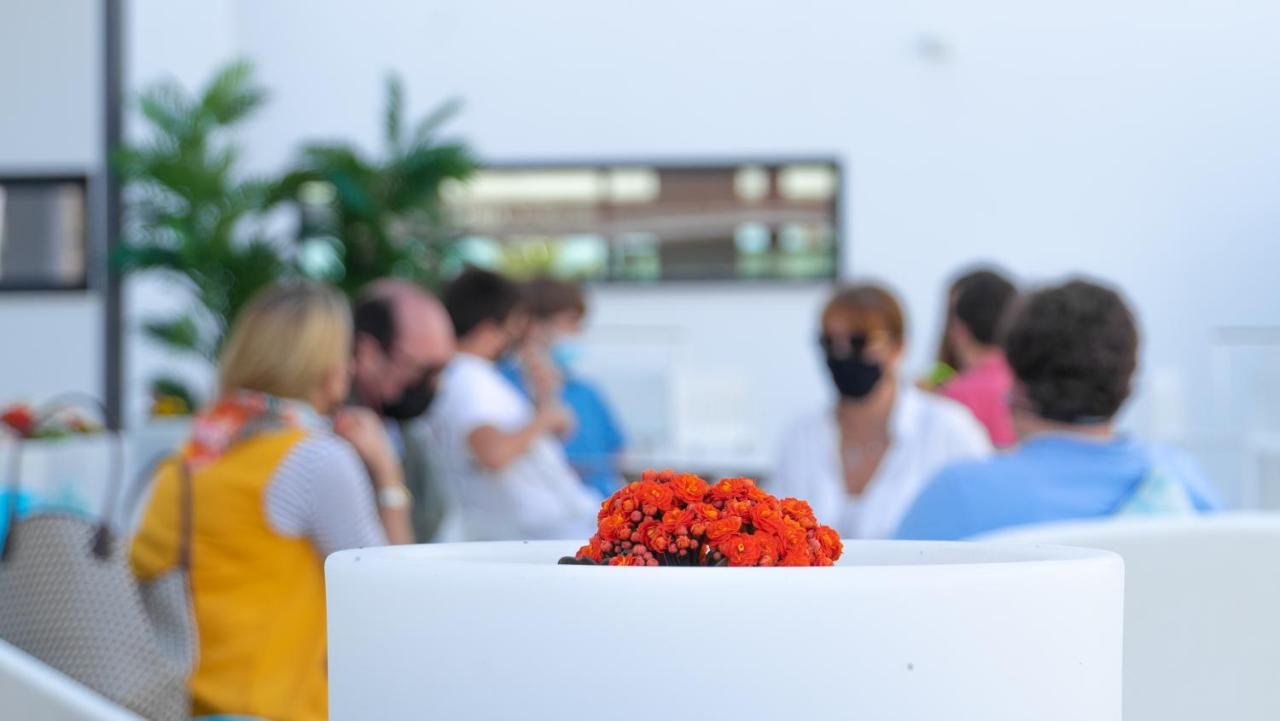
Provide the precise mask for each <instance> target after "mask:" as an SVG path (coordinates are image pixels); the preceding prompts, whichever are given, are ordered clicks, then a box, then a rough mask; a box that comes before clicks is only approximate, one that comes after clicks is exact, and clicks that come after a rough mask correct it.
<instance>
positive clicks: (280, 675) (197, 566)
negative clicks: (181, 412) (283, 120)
mask: <svg viewBox="0 0 1280 721" xmlns="http://www.w3.org/2000/svg"><path fill="white" fill-rule="evenodd" d="M351 329H352V323H351V315H350V311H349V309H348V305H347V301H346V300H345V299H344V298H343V297H342V296H341V295H339V294H338V293H337V292H336V291H334V290H332V289H330V288H327V287H325V286H322V285H317V284H291V285H278V286H273V287H269V288H267V289H266V290H264V291H262V292H261V293H260V294H259V295H258V296H257V298H256V299H255V300H253V301H252V302H251V303H250V304H249V305H248V306H247V307H246V308H245V310H244V311H243V312H242V313H241V315H240V317H239V318H238V319H237V321H236V323H235V325H234V326H233V327H232V329H231V333H230V336H229V337H228V339H227V342H226V345H225V347H224V349H223V353H222V357H221V363H220V366H219V388H220V393H219V396H218V399H217V401H216V402H215V403H214V404H213V405H212V406H211V407H209V408H208V409H206V410H205V411H204V412H203V413H201V414H200V415H199V416H198V417H197V418H196V419H195V421H194V425H193V428H192V432H191V436H190V438H189V439H188V440H187V442H186V444H185V445H184V447H183V448H182V450H181V451H180V452H179V454H178V456H177V457H175V458H173V459H171V460H170V461H168V462H166V463H165V464H164V465H163V466H162V467H161V469H160V471H159V473H158V475H157V477H156V479H155V485H154V490H153V492H152V495H151V498H150V500H149V502H148V504H147V507H146V510H145V513H144V516H143V519H142V523H141V526H140V527H139V529H138V531H137V535H136V538H135V540H134V544H133V549H132V564H133V567H134V569H135V570H136V572H137V574H138V575H139V576H140V577H141V578H143V579H149V578H154V577H156V576H159V575H161V574H163V573H165V572H167V571H169V570H170V569H171V568H172V567H173V566H174V564H175V563H177V562H178V560H179V557H180V555H181V554H182V551H181V549H182V547H183V545H184V543H185V542H186V541H184V535H185V534H184V523H183V516H184V511H183V501H182V499H183V497H184V492H183V490H182V488H183V485H184V483H186V482H188V481H189V483H190V503H191V506H190V509H191V513H192V515H191V524H190V530H189V534H190V535H189V544H190V545H189V550H190V553H189V558H190V564H191V565H190V570H189V573H190V580H191V593H192V595H193V604H192V606H193V608H194V609H195V614H196V619H195V620H196V625H197V627H198V631H199V653H198V657H199V661H198V664H197V667H196V670H195V672H194V674H193V676H192V678H191V692H192V704H193V712H194V713H195V715H197V716H198V715H201V714H216V713H227V714H249V715H254V716H261V717H263V718H270V719H277V720H279V721H322V720H323V719H325V718H327V704H328V697H327V680H326V676H325V633H324V628H325V605H324V559H325V556H327V555H328V554H330V553H333V552H334V551H339V550H342V549H346V548H360V547H364V546H379V545H385V544H386V543H388V542H392V543H407V542H409V541H411V540H412V531H411V529H410V526H409V496H408V493H407V491H405V489H404V484H403V477H402V475H401V470H400V462H399V459H398V458H397V457H396V454H395V451H394V450H393V449H392V447H391V443H390V441H389V440H388V438H387V435H386V433H385V432H384V430H383V427H382V424H381V423H380V422H379V421H378V418H377V416H376V415H374V414H373V413H372V412H371V411H369V410H367V409H347V410H339V409H340V408H341V406H342V404H343V403H344V402H345V400H346V398H347V394H348V392H349V378H350V358H351V342H352V330H351ZM331 413H336V414H337V415H336V417H335V418H334V423H333V428H334V431H330V430H329V424H328V422H327V421H326V420H325V417H324V416H325V415H326V414H331ZM335 432H336V433H335ZM366 469H368V470H367V471H366Z"/></svg>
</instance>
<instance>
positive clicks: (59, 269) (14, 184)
mask: <svg viewBox="0 0 1280 721" xmlns="http://www.w3.org/2000/svg"><path fill="white" fill-rule="evenodd" d="M86 245H87V243H86V221H85V180H84V178H35V177H24V178H7V177H0V290H61V289H80V288H84V287H85V285H86V276H85V248H86Z"/></svg>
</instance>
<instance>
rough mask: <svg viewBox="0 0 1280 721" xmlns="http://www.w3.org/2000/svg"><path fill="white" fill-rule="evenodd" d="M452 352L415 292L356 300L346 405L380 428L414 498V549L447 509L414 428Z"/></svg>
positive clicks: (403, 283) (387, 286) (404, 286)
mask: <svg viewBox="0 0 1280 721" xmlns="http://www.w3.org/2000/svg"><path fill="white" fill-rule="evenodd" d="M456 345H457V344H456V341H455V339H454V335H453V323H452V321H450V320H449V314H448V313H447V312H446V311H445V309H444V306H443V305H442V304H441V303H440V301H439V300H437V299H436V298H435V297H434V296H432V295H431V294H430V293H428V292H427V291H426V290H424V289H423V288H422V287H421V286H418V285H416V284H414V283H412V282H409V281H407V280H398V279H390V278H388V279H384V280H380V281H376V282H375V283H373V284H372V285H370V286H369V288H367V289H366V290H365V291H364V292H363V293H362V294H361V296H360V297H359V298H358V299H357V300H356V304H355V353H354V355H353V358H354V361H353V363H352V369H353V376H352V385H351V387H352V394H351V399H352V401H353V402H354V403H356V404H357V405H360V406H364V407H366V408H369V409H371V410H372V411H374V412H375V413H377V414H378V415H379V416H381V417H382V419H383V420H384V422H385V423H386V426H387V431H388V433H389V434H390V436H391V438H392V441H393V443H394V445H395V447H396V450H397V452H398V454H399V456H400V459H401V462H402V465H403V467H404V477H405V484H406V486H407V487H408V488H409V491H410V492H411V493H412V494H413V499H414V503H413V514H412V519H413V531H414V537H415V538H416V539H417V540H418V541H419V542H427V541H432V540H435V539H436V538H437V536H438V535H439V533H440V531H441V527H442V524H443V523H444V520H445V514H446V511H447V508H448V505H449V501H448V494H447V493H446V491H445V489H444V488H442V486H441V484H440V483H439V480H438V479H435V478H433V477H432V470H431V464H430V463H429V461H428V458H427V450H426V442H425V441H424V439H423V438H422V432H421V430H420V429H419V428H416V427H415V424H414V421H416V420H418V419H419V418H422V416H423V415H424V414H425V413H426V412H427V409H428V408H430V406H431V401H432V399H433V398H434V397H435V394H436V389H437V385H438V382H439V377H440V373H441V371H443V370H444V367H445V365H446V364H447V363H448V362H449V360H450V359H451V358H452V357H453V354H454V351H455V349H456Z"/></svg>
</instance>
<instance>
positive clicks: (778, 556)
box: [753, 531, 782, 566]
mask: <svg viewBox="0 0 1280 721" xmlns="http://www.w3.org/2000/svg"><path fill="white" fill-rule="evenodd" d="M753 538H755V539H756V541H757V542H759V544H760V565H761V566H776V565H778V564H779V563H781V562H782V540H781V539H780V538H778V537H777V536H775V535H773V534H772V533H761V532H760V531H756V533H755V535H754V536H753Z"/></svg>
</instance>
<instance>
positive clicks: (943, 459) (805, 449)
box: [771, 284, 991, 538]
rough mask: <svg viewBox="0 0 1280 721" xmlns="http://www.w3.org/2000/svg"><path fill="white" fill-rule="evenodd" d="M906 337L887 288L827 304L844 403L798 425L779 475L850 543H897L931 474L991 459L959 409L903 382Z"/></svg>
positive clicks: (827, 344)
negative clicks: (870, 540)
mask: <svg viewBox="0 0 1280 721" xmlns="http://www.w3.org/2000/svg"><path fill="white" fill-rule="evenodd" d="M904 337H905V328H904V321H903V316H902V308H901V306H900V305H899V304H898V301H897V300H896V299H895V298H894V297H893V295H892V294H891V293H889V291H887V290H885V289H884V288H881V287H879V286H875V285H870V284H862V285H853V286H849V287H847V288H843V289H841V290H838V291H837V292H836V293H835V295H833V296H832V297H831V299H830V300H829V301H827V305H826V307H825V308H824V309H823V311H822V335H821V336H820V338H819V343H820V346H821V348H822V352H823V355H824V357H825V360H826V364H827V368H828V369H829V371H830V373H831V380H832V382H833V383H834V385H835V388H836V391H837V393H838V394H839V400H838V401H837V402H836V404H835V406H834V407H832V406H826V407H824V408H822V409H821V410H819V411H817V412H815V413H811V414H809V415H807V416H805V417H803V418H800V419H799V420H798V421H797V422H796V423H795V424H794V425H792V427H791V428H790V430H789V431H788V432H787V434H786V435H785V437H784V439H783V444H782V453H781V457H780V458H779V461H778V465H777V467H776V468H775V469H774V477H773V482H772V484H771V490H773V491H774V492H775V493H777V494H778V495H781V496H794V497H796V498H803V499H805V500H808V501H809V503H810V504H811V505H812V506H813V510H814V512H815V513H816V514H817V516H818V518H819V519H821V521H822V522H823V523H828V524H831V525H832V526H834V527H835V528H836V530H838V531H839V532H840V534H841V535H842V536H844V537H846V538H887V537H889V536H891V535H892V534H893V532H894V530H895V529H896V528H897V526H898V522H899V521H900V520H901V519H902V515H903V514H904V513H905V512H906V510H907V508H908V507H910V505H911V502H912V501H913V500H914V499H915V497H916V495H917V494H919V493H920V491H921V490H922V489H923V488H924V485H925V484H926V483H927V482H928V480H929V479H930V478H931V477H932V476H933V474H934V473H936V472H937V471H938V470H940V469H941V468H942V467H943V466H946V465H948V464H950V463H953V462H955V461H962V460H968V459H973V458H980V457H983V456H986V455H988V454H990V453H991V444H990V441H989V440H988V439H987V434H986V432H985V431H984V430H983V429H982V426H981V425H980V424H979V423H978V422H977V421H976V420H975V419H974V418H973V416H972V415H970V413H969V412H968V411H967V410H966V409H965V408H964V407H963V406H961V405H959V404H957V403H955V402H953V401H951V400H948V399H946V398H940V397H937V396H934V395H931V394H927V393H924V392H922V391H919V390H917V389H916V388H915V387H914V386H912V385H911V384H910V383H904V382H899V381H900V379H899V377H898V366H899V363H900V362H901V360H902V350H903V340H904Z"/></svg>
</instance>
